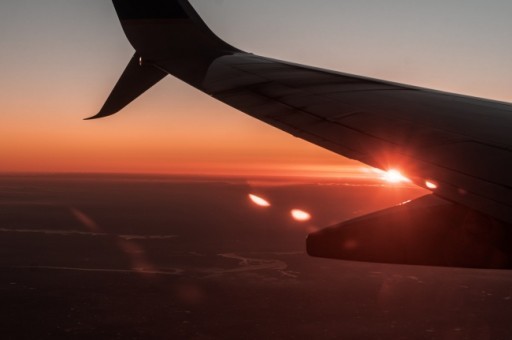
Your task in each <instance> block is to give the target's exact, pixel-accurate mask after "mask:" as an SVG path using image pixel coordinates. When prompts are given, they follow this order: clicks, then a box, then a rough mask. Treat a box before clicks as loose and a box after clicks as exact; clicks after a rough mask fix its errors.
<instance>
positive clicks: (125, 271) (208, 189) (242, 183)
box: [0, 175, 512, 339]
mask: <svg viewBox="0 0 512 340" xmlns="http://www.w3.org/2000/svg"><path fill="white" fill-rule="evenodd" d="M249 193H254V194H257V195H260V196H263V197H265V198H267V199H268V200H270V201H271V203H272V207H270V208H261V207H257V206H255V205H254V204H252V203H251V202H250V201H249V200H248V199H247V195H248V194H249ZM420 194H422V193H421V192H419V191H418V190H416V189H414V188H410V187H409V188H408V187H401V188H390V187H382V186H378V185H377V186H376V185H368V184H364V183H358V182H351V183H342V182H339V181H338V182H334V183H328V182H322V183H321V184H318V183H317V184H315V183H313V182H311V181H309V182H305V181H296V182H293V183H292V182H281V181H266V182H263V181H254V180H253V181H246V180H241V179H220V178H217V179H200V178H185V177H181V178H180V177H162V176H160V177H157V176H153V177H143V176H92V175H91V176H85V175H82V176H78V175H75V176H71V175H70V176H62V175H55V176H48V175H45V176H42V175H41V176H35V175H31V176H8V175H4V176H0V313H1V319H0V333H1V334H0V337H1V338H2V339H69V338H72V339H111V338H118V339H154V338H162V339H217V338H225V339H265V338H266V339H274V338H283V339H302V338H309V339H313V338H316V339H512V272H511V271H496V270H471V269H452V268H431V267H413V266H398V265H382V264H368V263H353V262H344V261H332V260H325V259H316V258H311V257H308V256H307V255H306V254H305V253H304V239H305V236H306V235H307V233H308V231H311V230H314V229H315V228H317V227H323V226H327V225H330V224H334V223H336V222H339V221H341V220H344V219H347V218H350V217H353V216H356V215H360V214H363V213H365V212H369V211H372V210H377V209H380V208H384V207H386V206H388V205H391V204H396V203H399V202H401V201H404V200H407V199H411V198H413V197H416V196H418V195H420ZM292 208H300V209H303V210H306V211H308V212H310V213H311V214H312V216H313V218H312V219H311V220H310V221H308V222H297V221H294V220H293V219H291V217H290V215H289V211H290V209H292Z"/></svg>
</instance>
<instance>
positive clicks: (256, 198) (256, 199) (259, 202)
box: [249, 194, 270, 207]
mask: <svg viewBox="0 0 512 340" xmlns="http://www.w3.org/2000/svg"><path fill="white" fill-rule="evenodd" d="M249 199H250V200H251V201H252V202H253V203H254V204H256V205H257V206H259V207H270V203H269V202H268V201H267V200H265V199H263V198H261V197H259V196H256V195H253V194H249Z"/></svg>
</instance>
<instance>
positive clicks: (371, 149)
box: [99, 0, 512, 223]
mask: <svg viewBox="0 0 512 340" xmlns="http://www.w3.org/2000/svg"><path fill="white" fill-rule="evenodd" d="M114 5H115V7H116V10H117V12H118V15H119V18H120V20H121V23H122V25H123V29H124V31H125V33H126V35H127V37H128V39H129V41H130V42H131V44H132V45H133V46H134V47H135V49H136V55H137V56H139V58H138V62H136V61H137V60H135V59H133V60H132V62H131V63H130V65H129V67H128V68H127V70H126V71H125V74H124V76H123V77H122V78H121V79H120V83H118V84H117V85H116V88H117V89H127V88H130V87H132V88H133V89H134V90H133V91H125V93H126V96H124V97H123V95H122V92H123V91H114V95H115V98H112V97H111V98H109V100H108V101H107V103H108V105H106V106H105V107H104V108H103V109H102V111H101V113H100V115H99V116H106V115H109V114H112V113H114V112H115V111H116V110H118V109H119V108H121V107H122V106H124V105H126V104H127V103H129V102H130V101H131V100H132V99H134V98H135V97H136V96H137V95H139V94H140V93H142V92H144V88H149V87H150V86H152V85H153V84H154V83H155V82H156V81H158V79H160V78H161V73H160V72H156V71H155V70H159V71H164V72H165V73H170V74H172V75H174V76H176V77H178V78H180V79H182V80H183V81H185V82H187V83H188V84H190V85H192V86H194V87H196V88H198V89H200V90H202V91H204V92H206V93H208V94H209V95H211V96H213V97H215V98H217V99H218V100H221V101H223V102H224V103H226V104H228V105H230V106H233V107H235V108H237V109H239V110H240V111H243V112H245V113H247V114H249V115H251V116H253V117H256V118H258V119H260V120H262V121H264V122H267V123H269V124H271V125H273V126H275V127H277V128H279V129H282V130H284V131H287V132H289V133H291V134H293V135H295V136H297V137H300V138H303V139H305V140H308V141H310V142H312V143H315V144H317V145H320V146H322V147H324V148H327V149H329V150H332V151H334V152H336V153H339V154H341V155H344V156H346V157H349V158H353V159H357V160H359V161H361V162H363V163H366V164H369V165H371V166H374V167H377V168H380V169H384V170H386V169H390V168H396V169H400V170H401V171H402V172H403V173H404V174H405V175H406V176H407V177H409V178H411V179H412V180H413V181H414V182H415V183H417V184H418V185H420V186H423V187H425V186H426V181H429V182H430V183H431V184H434V185H435V186H436V188H435V189H432V190H433V191H434V193H435V194H436V195H438V196H440V197H442V198H445V199H447V200H448V201H451V202H456V203H458V204H460V205H462V206H465V207H469V208H471V209H475V210H477V211H480V212H482V213H485V214H487V215H489V216H492V217H494V218H496V219H498V220H501V221H505V222H508V223H512V175H511V174H512V153H511V150H512V135H511V131H512V129H511V128H512V106H511V105H510V104H506V103H500V102H494V101H488V100H482V99H477V98H470V97H465V96H460V95H454V94H447V93H441V92H436V91H431V90H425V89H420V88H415V87H411V86H406V85H400V84H393V83H390V82H386V81H380V80H373V79H368V78H364V77H359V76H353V75H347V74H342V73H337V72H333V71H328V70H322V69H317V68H313V67H308V66H302V65H297V64H293V63H289V62H284V61H279V60H274V59H269V58H265V57H260V56H256V55H253V54H250V53H245V52H242V51H240V50H238V49H236V48H234V47H232V46H231V45H229V44H226V43H225V42H223V41H222V40H220V39H219V38H218V37H217V36H215V35H214V34H213V33H212V32H211V31H210V30H209V29H208V28H207V26H206V25H205V24H204V22H203V21H202V20H201V19H200V18H199V16H198V14H197V13H196V12H195V10H194V9H193V8H192V6H190V4H189V3H188V2H187V1H185V0H148V1H139V0H114ZM141 70H142V71H141ZM144 70H151V72H149V71H147V76H144V75H143V74H141V72H142V73H144V72H146V71H144ZM137 79H139V80H140V79H142V81H139V82H137Z"/></svg>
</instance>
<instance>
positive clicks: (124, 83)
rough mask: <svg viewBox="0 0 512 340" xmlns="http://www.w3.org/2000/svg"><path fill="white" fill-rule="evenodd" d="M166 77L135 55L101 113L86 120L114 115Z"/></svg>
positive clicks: (163, 73)
mask: <svg viewBox="0 0 512 340" xmlns="http://www.w3.org/2000/svg"><path fill="white" fill-rule="evenodd" d="M166 75H167V73H166V72H164V71H162V70H160V69H158V68H156V67H154V66H152V65H151V64H145V63H143V62H142V59H141V57H140V56H139V55H138V54H137V53H135V54H134V56H133V57H132V59H131V60H130V62H129V63H128V66H126V69H125V70H124V72H123V74H122V75H121V78H119V80H118V82H117V84H116V86H115V87H114V89H113V90H112V92H111V93H110V96H109V97H108V99H107V101H106V102H105V104H104V105H103V107H102V108H101V110H100V112H98V114H96V115H95V116H92V117H89V118H86V119H85V120H90V119H97V118H102V117H106V116H110V115H113V114H114V113H116V112H118V111H119V110H121V109H122V108H123V107H125V106H126V105H128V104H129V103H131V102H132V101H133V100H134V99H135V98H137V97H139V96H140V95H141V94H143V93H144V92H146V91H147V90H148V89H149V88H151V87H152V86H153V85H155V84H156V83H158V82H159V81H160V80H162V79H163V78H164V77H165V76H166Z"/></svg>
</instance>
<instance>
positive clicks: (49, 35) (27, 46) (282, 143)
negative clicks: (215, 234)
mask: <svg viewBox="0 0 512 340" xmlns="http://www.w3.org/2000/svg"><path fill="white" fill-rule="evenodd" d="M396 2H397V4H396V9H397V10H396V13H395V12H393V11H388V12H385V13H384V14H385V15H384V16H383V15H382V14H383V12H382V11H381V10H379V11H377V10H376V9H375V8H366V7H364V4H362V3H359V2H353V3H352V2H347V3H344V4H343V5H342V4H341V3H340V4H333V3H331V2H326V3H325V4H324V5H323V6H320V7H318V6H316V7H314V11H315V12H314V13H313V14H314V18H318V20H316V19H314V18H313V17H312V15H311V14H312V12H311V10H312V8H310V7H311V6H313V5H312V4H311V3H309V2H302V1H301V2H300V4H299V3H298V2H290V3H289V5H288V7H290V6H293V7H294V8H296V10H295V11H294V12H293V14H291V13H290V12H289V10H288V9H289V8H288V7H286V6H285V3H284V2H283V3H281V2H279V3H275V4H274V3H271V2H269V3H268V4H267V3H265V4H261V5H256V4H257V2H249V1H247V2H244V1H240V0H237V1H233V0H226V1H224V2H210V1H200V0H195V1H192V3H193V5H194V6H196V8H197V9H198V11H199V12H200V14H202V15H204V16H205V19H206V21H207V22H208V23H209V24H210V25H211V27H212V28H213V29H214V30H215V31H216V32H217V33H218V34H219V35H220V36H222V37H224V38H225V39H226V40H227V41H228V42H230V43H232V44H234V45H235V46H239V47H241V48H244V49H247V50H249V51H251V52H255V53H259V54H262V55H266V56H270V57H276V58H281V59H285V60H290V61H294V62H298V63H304V64H311V65H314V66H320V67H325V68H331V69H335V70H339V71H344V72H348V73H353V74H361V75H364V76H370V77H375V78H381V79H387V80H391V81H396V82H402V83H408V84H413V85H417V86H424V87H432V88H436V89H440V90H445V91H451V92H458V93H464V94H469V95H474V96H480V97H489V98H493V99H498V100H504V101H512V96H511V94H510V88H512V71H511V70H512V65H510V60H511V58H509V56H510V54H511V53H510V51H511V48H510V44H508V43H507V44H505V43H503V42H504V41H505V40H506V41H507V42H508V39H509V37H508V33H507V34H505V33H504V32H510V31H511V30H512V27H510V25H511V24H510V20H508V16H505V15H503V13H506V12H507V11H506V10H505V9H504V8H503V6H510V4H509V3H506V2H501V1H491V4H490V5H486V7H485V9H479V10H478V11H477V10H476V9H474V11H473V9H472V8H470V7H468V9H467V10H468V14H467V15H466V16H464V15H460V13H461V10H462V9H461V8H459V7H460V6H459V7H457V6H456V7H454V8H451V7H449V6H448V7H446V6H444V5H443V6H444V7H443V11H445V12H446V11H448V12H446V13H448V14H449V13H452V12H453V14H454V15H453V16H452V17H450V20H446V21H443V17H435V18H436V20H437V21H436V23H437V25H438V26H436V29H440V28H439V27H441V28H443V29H442V34H438V33H439V32H437V33H436V31H435V30H433V29H432V27H431V26H432V25H428V26H425V25H421V23H422V22H427V21H428V22H430V21H431V20H433V19H432V16H426V14H424V12H425V11H424V10H425V9H423V10H422V9H421V8H420V9H416V8H415V7H410V6H405V7H404V6H398V2H399V1H398V0H396ZM66 4H67V5H66V6H62V4H61V3H60V2H55V3H51V2H44V5H43V3H42V2H41V3H40V2H33V3H30V4H27V3H25V2H3V3H1V4H0V31H1V32H2V39H1V40H0V49H1V50H2V54H0V68H1V69H2V79H1V80H0V96H1V97H0V99H1V100H0V105H1V116H0V172H129V173H136V172H151V173H194V174H208V173H218V174H221V173H226V174H233V173H236V174H307V175H312V174H315V173H316V174H318V175H325V174H326V173H328V174H331V175H336V174H343V175H346V176H349V174H351V176H357V175H358V174H359V173H360V168H361V165H360V164H359V163H356V162H353V161H350V160H348V159H346V158H343V157H341V156H338V155H335V154H333V153H331V152H329V151H326V150H323V149H321V148H319V147H316V146H314V145H311V144H309V143H307V142H304V141H302V140H299V139H297V138H295V137H292V136H291V135H288V134H286V133H284V132H281V131H279V130H277V129H275V128H272V127H270V126H267V125H266V124H264V123H261V122H259V121H257V120H255V119H253V118H251V117H248V116H246V115H245V114H243V113H240V112H238V111H237V110H234V109H232V108H229V107H228V106H226V105H224V104H222V103H219V102H217V101H215V100H213V99H212V98H210V97H208V96H206V95H204V94H202V93H200V92H199V91H197V90H195V89H192V88H190V87H189V86H187V85H185V84H183V83H181V82H180V81H178V80H176V79H174V78H172V77H168V78H166V79H165V80H164V81H162V82H161V83H160V84H158V85H157V86H156V87H154V88H153V89H151V90H150V91H149V92H148V93H146V94H144V95H143V96H142V97H141V98H139V99H137V100H136V101H135V102H134V103H132V104H130V105H129V106H128V107H127V108H126V109H124V110H123V111H122V112H121V113H119V114H117V115H115V116H113V117H108V118H105V119H100V120H96V121H83V120H82V119H83V118H85V117H89V116H91V115H93V114H95V113H96V112H97V111H98V110H99V108H100V107H101V106H102V104H103V102H104V100H105V99H106V97H107V96H108V94H109V92H110V90H111V89H112V87H113V85H114V84H115V82H116V81H117V79H118V77H119V75H120V74H121V72H122V70H123V69H124V67H125V65H126V63H127V62H128V60H129V59H130V57H131V55H132V53H133V50H132V48H131V46H130V45H129V43H128V42H127V40H126V38H125V37H124V34H123V32H122V30H121V27H120V25H119V23H118V21H117V17H116V15H115V12H114V10H113V7H112V5H111V3H110V2H109V1H102V2H94V1H93V2H84V1H78V0H69V1H68V2H66ZM299 5H300V6H299ZM391 5H392V4H391ZM244 6H245V7H244ZM330 6H331V7H330ZM340 6H348V7H344V8H343V10H342V8H338V7H340ZM358 6H359V7H358ZM425 6H427V5H425ZM428 6H435V5H434V4H432V5H428ZM287 8H288V9H287ZM507 8H508V7H507ZM299 9H301V10H299ZM302 9H303V10H302ZM431 10H435V8H434V7H432V8H431ZM450 11H452V12H450ZM486 11H487V12H486ZM473 12H475V13H479V19H478V20H477V22H476V23H478V25H479V26H478V27H479V29H478V30H476V31H475V32H474V34H470V32H469V30H473V29H474V28H473V26H475V20H474V18H473V17H472V15H473V14H474V13H473ZM285 13H287V15H286V16H284V14H285ZM350 13H356V14H357V15H359V16H361V18H364V19H365V20H355V19H354V15H350ZM446 13H445V14H446ZM455 14H457V16H456V15H455ZM393 15H396V16H397V19H398V18H403V17H407V18H410V17H412V18H415V20H416V21H417V22H416V21H414V22H413V21H411V22H410V23H406V24H407V25H409V26H407V27H409V30H406V31H404V30H403V27H402V26H400V27H399V26H396V27H395V26H393V25H394V23H395V22H396V20H391V19H393V17H392V16H393ZM256 17H258V18H265V20H257V19H256ZM283 17H286V18H287V19H286V20H282V18H283ZM306 18H307V20H309V21H307V22H308V25H305V24H304V23H305V22H306V21H305V20H306ZM386 18H387V19H386ZM472 18H473V19H472ZM384 19H386V20H384ZM388 19H389V20H388ZM315 20H316V21H315ZM484 24H485V25H484ZM340 25H341V26H340ZM358 25H360V26H358ZM442 25H452V26H453V27H452V28H453V29H450V27H448V26H445V27H444V26H442ZM509 28H510V29H509ZM355 30H357V32H358V34H357V35H354V34H351V32H354V31H355ZM414 30H416V31H414ZM464 30H466V31H464ZM270 31H271V32H272V34H270ZM386 32H387V33H386ZM386 34H388V35H386ZM490 34H493V35H492V39H490V36H489V35H490ZM390 37H392V41H391V42H392V44H388V43H387V42H386V39H391V38H390ZM420 38H421V39H420ZM340 39H342V42H343V43H342V44H341V43H338V42H339V41H340ZM411 39H413V40H411ZM414 39H416V40H414ZM417 39H420V40H421V44H418V42H419V41H420V40H417ZM475 39H476V40H475ZM333 42H337V43H333ZM455 42H457V43H455ZM386 46H388V48H386ZM389 46H392V48H389ZM441 51H442V53H440V52H441ZM484 61H485V62H484ZM507 63H508V64H507Z"/></svg>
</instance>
